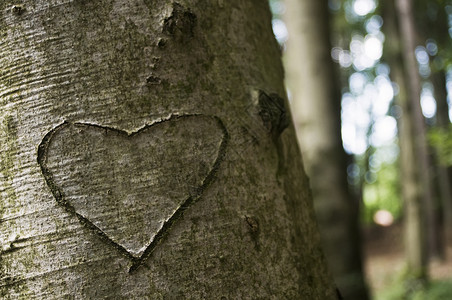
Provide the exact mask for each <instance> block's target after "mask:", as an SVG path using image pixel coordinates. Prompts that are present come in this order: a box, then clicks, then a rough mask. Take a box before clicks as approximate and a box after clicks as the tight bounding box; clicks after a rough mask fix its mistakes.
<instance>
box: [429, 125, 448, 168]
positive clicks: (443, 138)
mask: <svg viewBox="0 0 452 300" xmlns="http://www.w3.org/2000/svg"><path fill="white" fill-rule="evenodd" d="M428 140H429V143H430V145H431V146H433V148H435V150H436V153H437V155H438V158H439V161H440V164H442V165H444V166H452V125H450V126H449V128H432V129H430V131H429V133H428Z"/></svg>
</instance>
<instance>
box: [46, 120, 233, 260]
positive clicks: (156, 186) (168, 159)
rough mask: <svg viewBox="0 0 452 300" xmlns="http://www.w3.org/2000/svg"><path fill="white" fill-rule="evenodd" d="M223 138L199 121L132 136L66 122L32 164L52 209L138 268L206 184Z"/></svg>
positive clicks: (219, 127) (215, 124) (221, 130)
mask: <svg viewBox="0 0 452 300" xmlns="http://www.w3.org/2000/svg"><path fill="white" fill-rule="evenodd" d="M227 138H228V134H227V131H226V129H225V127H224V125H223V123H222V122H221V120H220V119H218V118H217V117H213V116H204V115H183V116H173V117H171V118H169V119H167V120H164V121H161V122H158V123H155V124H153V125H149V126H145V127H144V128H142V129H140V130H138V131H137V132H134V133H131V134H127V133H126V132H124V131H121V130H118V129H113V128H109V127H104V126H99V125H94V124H85V123H67V122H65V123H63V124H61V125H59V126H57V127H56V128H54V129H53V130H51V131H50V132H49V133H48V134H47V135H46V136H45V137H44V139H43V140H42V142H41V144H40V145H39V150H38V162H39V164H40V166H41V170H42V173H43V175H44V177H45V180H46V182H47V185H48V186H49V187H50V189H51V191H52V193H53V195H54V196H55V198H56V200H57V202H58V203H59V204H60V205H62V206H63V207H64V208H65V209H66V210H67V211H69V212H70V213H73V214H75V215H76V216H77V217H78V218H79V219H80V221H81V222H82V223H83V224H84V225H85V226H87V227H88V228H90V229H92V230H94V231H96V232H97V233H98V234H100V235H101V236H102V237H103V238H104V239H105V240H107V241H109V242H110V244H112V245H114V246H115V247H116V248H117V249H119V250H120V251H121V252H123V253H125V254H127V255H128V256H129V257H130V258H131V259H132V260H134V261H135V264H137V263H139V262H140V261H141V260H142V259H144V258H145V257H146V256H147V255H149V254H150V253H151V252H152V251H153V248H154V247H155V246H156V245H157V243H158V242H159V241H160V240H161V239H162V237H163V236H164V235H165V234H166V233H167V231H168V229H169V228H170V226H171V225H172V224H173V223H174V222H175V221H176V220H177V219H179V218H180V217H181V216H182V214H183V212H184V211H185V210H186V209H187V208H188V207H189V206H190V205H191V204H192V203H193V202H194V201H196V200H197V199H198V198H199V197H200V196H201V195H202V193H203V191H204V190H205V189H206V188H207V186H208V185H209V184H210V183H211V182H212V180H213V179H214V174H215V172H216V170H217V169H218V167H219V165H220V163H221V161H222V159H223V155H224V152H225V149H226V143H227Z"/></svg>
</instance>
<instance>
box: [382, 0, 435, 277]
mask: <svg viewBox="0 0 452 300" xmlns="http://www.w3.org/2000/svg"><path fill="white" fill-rule="evenodd" d="M387 2H388V1H387ZM387 2H386V3H387ZM389 2H390V1H389ZM396 7H397V9H398V10H397V11H398V19H399V24H400V37H401V49H403V51H402V52H400V53H401V58H402V59H403V67H404V72H403V74H395V75H396V77H397V78H399V84H400V85H403V88H401V92H402V94H400V95H399V100H400V105H401V107H402V111H403V114H402V121H401V123H402V124H401V126H400V140H401V146H400V148H401V150H400V152H401V155H400V156H401V164H402V176H403V183H402V186H403V198H404V203H405V247H406V256H407V273H408V276H409V277H410V278H411V279H413V280H414V282H423V281H425V280H426V279H427V254H426V251H427V249H426V245H427V243H426V235H427V236H430V237H431V235H430V233H431V232H428V233H427V232H426V230H425V229H424V227H425V226H426V223H427V224H428V221H426V219H427V217H426V214H427V211H428V209H427V207H428V205H429V204H431V197H429V196H430V193H429V183H430V179H429V174H428V173H429V170H428V169H429V164H428V161H427V151H426V146H427V145H426V141H425V128H424V126H425V124H424V119H423V115H422V111H421V107H420V102H419V101H420V92H421V85H420V77H419V73H418V68H417V62H416V58H415V57H414V48H415V31H414V21H413V15H412V8H411V1H409V0H408V1H406V0H398V1H396ZM399 61H400V60H399ZM430 211H431V210H430ZM427 230H428V229H427Z"/></svg>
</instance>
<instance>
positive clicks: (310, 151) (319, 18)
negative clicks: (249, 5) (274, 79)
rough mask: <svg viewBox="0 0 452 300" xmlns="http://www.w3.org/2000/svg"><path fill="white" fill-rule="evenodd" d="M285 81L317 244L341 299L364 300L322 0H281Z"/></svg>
mask: <svg viewBox="0 0 452 300" xmlns="http://www.w3.org/2000/svg"><path fill="white" fill-rule="evenodd" d="M286 6H287V11H286V13H285V15H286V20H285V21H286V24H287V26H288V30H289V36H290V38H289V40H288V42H287V65H286V68H287V71H288V85H289V89H290V91H291V94H292V95H293V99H292V102H291V104H292V112H293V115H294V121H295V124H296V129H297V136H298V140H299V143H300V147H301V150H302V153H303V157H304V161H305V165H306V171H307V174H308V175H309V176H310V183H311V186H312V191H313V198H314V207H315V210H316V215H317V219H318V221H319V227H320V232H321V237H322V245H323V247H324V249H325V254H326V257H327V260H328V262H329V266H330V267H331V270H332V273H333V275H334V278H335V281H336V283H337V285H338V288H339V290H340V291H341V293H342V294H343V296H344V298H345V299H362V300H364V299H367V298H368V294H367V289H366V284H365V280H364V274H363V268H362V255H361V243H360V241H361V238H360V231H359V221H358V206H359V205H358V201H357V199H355V198H354V197H353V196H352V194H351V193H350V191H349V190H348V182H347V173H346V169H347V160H348V159H347V156H346V153H345V152H344V149H343V147H342V140H341V119H340V110H341V109H340V101H341V95H340V92H339V90H338V85H339V83H338V82H337V78H338V77H337V76H335V73H336V69H335V66H334V64H333V61H332V60H331V56H330V49H331V45H330V40H329V37H330V36H329V15H328V3H327V1H312V0H306V1H304V0H303V1H299V0H286Z"/></svg>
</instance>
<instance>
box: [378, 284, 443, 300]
mask: <svg viewBox="0 0 452 300" xmlns="http://www.w3.org/2000/svg"><path fill="white" fill-rule="evenodd" d="M406 291H407V289H406V286H405V284H404V283H403V282H402V281H401V280H397V281H395V283H394V284H393V285H391V286H389V287H388V288H387V289H385V290H383V291H381V292H379V293H377V294H376V295H375V300H400V299H405V300H449V299H451V295H452V280H451V279H448V280H436V281H432V282H431V283H430V284H429V285H428V286H427V287H426V288H424V289H418V290H416V291H415V292H414V293H413V294H411V295H410V296H406Z"/></svg>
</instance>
